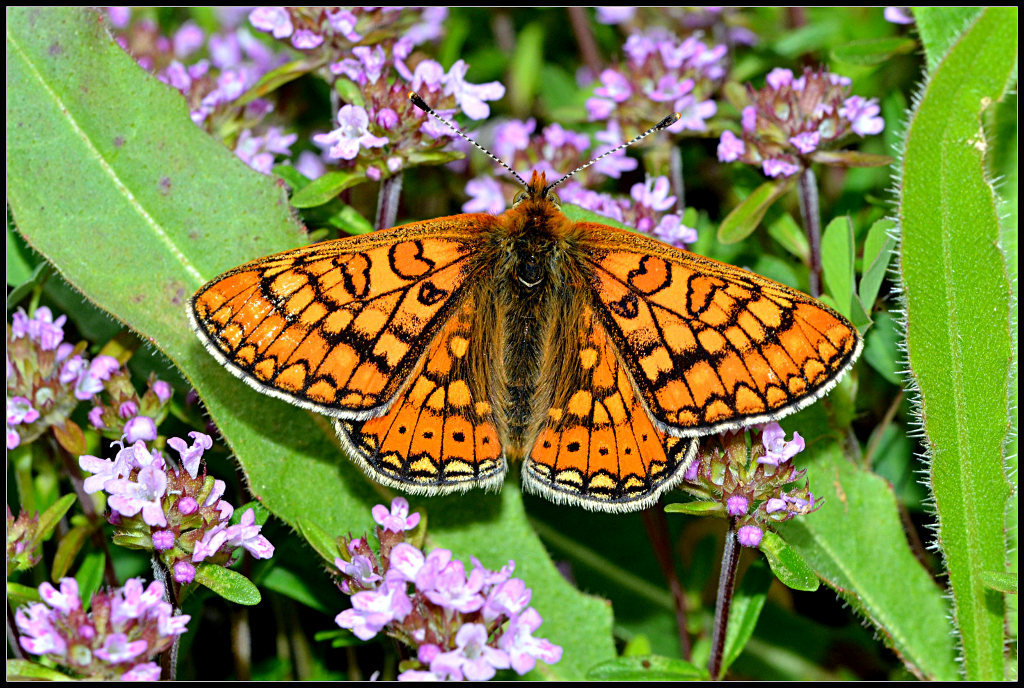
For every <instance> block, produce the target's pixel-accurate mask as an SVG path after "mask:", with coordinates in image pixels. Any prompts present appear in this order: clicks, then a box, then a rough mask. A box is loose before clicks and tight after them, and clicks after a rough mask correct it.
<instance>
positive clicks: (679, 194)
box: [668, 146, 686, 217]
mask: <svg viewBox="0 0 1024 688" xmlns="http://www.w3.org/2000/svg"><path fill="white" fill-rule="evenodd" d="M668 175H669V179H671V180H672V193H674V194H675V196H676V209H677V210H678V211H679V217H682V216H683V211H684V210H686V184H685V183H684V182H683V153H682V150H681V149H680V148H679V146H672V148H671V150H670V151H669V155H668Z"/></svg>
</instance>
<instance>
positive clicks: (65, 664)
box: [14, 578, 191, 681]
mask: <svg viewBox="0 0 1024 688" xmlns="http://www.w3.org/2000/svg"><path fill="white" fill-rule="evenodd" d="M39 595H40V597H42V599H43V602H42V603H40V602H35V603H32V604H30V605H28V606H27V607H21V608H20V609H18V610H17V612H15V615H14V619H15V624H16V625H17V628H18V632H19V633H20V634H21V635H20V637H19V638H18V642H19V644H20V645H21V647H22V649H23V650H25V651H26V652H28V653H30V654H34V655H40V656H43V657H46V658H47V659H49V660H50V661H52V662H54V663H56V664H58V665H60V666H61V667H62V668H64V669H65V670H67V671H68V672H69V674H71V675H72V676H74V677H79V678H87V679H92V680H115V679H121V680H132V679H135V680H149V681H156V680H158V679H159V678H160V667H159V665H158V664H156V663H155V662H153V661H149V660H151V659H152V658H153V657H155V656H156V655H158V654H160V653H161V652H163V651H165V650H167V649H168V648H169V647H170V646H171V644H172V643H173V642H174V638H175V636H178V635H181V634H182V633H184V632H185V631H186V630H187V629H186V624H188V622H189V619H190V618H191V617H189V616H188V615H186V614H179V615H174V613H173V610H172V608H171V605H170V604H169V603H167V602H165V601H164V599H163V597H164V587H163V585H162V584H161V583H160V582H158V581H154V582H153V583H150V584H149V587H148V588H147V587H144V585H143V582H142V580H141V579H139V578H133V579H131V580H129V581H128V582H127V583H125V585H124V587H123V588H119V589H117V590H109V591H103V590H101V591H99V592H97V593H95V594H94V595H93V596H92V600H91V602H90V604H89V611H88V612H86V611H85V609H84V608H83V606H82V601H81V599H80V598H79V591H78V583H77V581H75V579H74V578H65V579H63V580H62V581H61V582H60V589H59V590H58V589H56V588H54V587H53V586H52V585H50V584H49V583H43V584H42V585H40V586H39Z"/></svg>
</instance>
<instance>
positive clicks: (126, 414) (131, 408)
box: [117, 401, 139, 418]
mask: <svg viewBox="0 0 1024 688" xmlns="http://www.w3.org/2000/svg"><path fill="white" fill-rule="evenodd" d="M138 412H139V405H138V404H136V403H135V402H134V401H126V402H124V403H122V404H121V405H120V406H118V407H117V415H119V416H121V418H132V417H134V416H135V415H136V414H137V413H138Z"/></svg>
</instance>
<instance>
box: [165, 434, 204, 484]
mask: <svg viewBox="0 0 1024 688" xmlns="http://www.w3.org/2000/svg"><path fill="white" fill-rule="evenodd" d="M188 436H189V437H191V438H192V440H193V442H192V446H188V445H186V444H185V440H183V439H181V438H180V437H172V438H170V439H169V440H167V446H169V447H170V448H171V449H174V450H176V451H177V452H178V453H179V454H181V465H182V466H184V467H185V472H187V473H188V474H189V475H190V476H192V477H193V478H194V477H196V476H197V475H198V474H199V460H200V459H201V458H202V457H203V452H204V451H205V450H207V449H209V448H210V447H212V446H213V440H212V439H211V438H210V436H209V435H204V434H203V433H201V432H190V433H189V434H188Z"/></svg>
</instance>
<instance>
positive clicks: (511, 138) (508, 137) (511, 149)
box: [494, 117, 537, 209]
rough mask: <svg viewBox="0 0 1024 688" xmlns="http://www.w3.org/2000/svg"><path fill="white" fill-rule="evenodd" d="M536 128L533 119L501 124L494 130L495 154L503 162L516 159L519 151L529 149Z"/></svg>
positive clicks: (515, 120)
mask: <svg viewBox="0 0 1024 688" xmlns="http://www.w3.org/2000/svg"><path fill="white" fill-rule="evenodd" d="M536 128H537V120H535V119H534V118H532V117H531V118H530V119H528V120H526V121H525V122H524V121H522V120H518V119H513V120H510V121H508V122H505V123H503V124H499V125H498V126H497V127H495V129H494V154H495V155H497V156H498V157H499V158H501V159H502V160H512V159H514V158H515V156H516V153H517V152H518V151H521V150H527V149H529V147H530V136H531V135H532V134H533V132H534V130H535V129H536ZM503 205H504V204H503ZM502 209H504V208H502Z"/></svg>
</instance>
